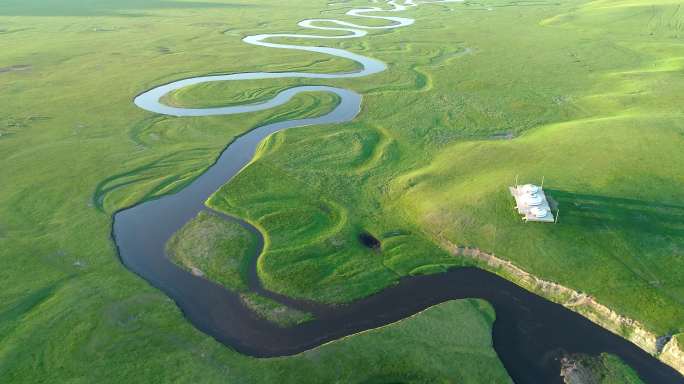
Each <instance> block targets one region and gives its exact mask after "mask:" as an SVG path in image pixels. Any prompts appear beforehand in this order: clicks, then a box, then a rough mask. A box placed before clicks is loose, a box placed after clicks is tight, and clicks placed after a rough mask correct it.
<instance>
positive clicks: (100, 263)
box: [0, 0, 509, 383]
mask: <svg viewBox="0 0 684 384" xmlns="http://www.w3.org/2000/svg"><path fill="white" fill-rule="evenodd" d="M325 6H326V4H325V2H323V1H302V2H300V3H299V4H298V6H297V7H289V6H286V4H284V2H281V1H259V2H258V4H256V5H255V2H253V1H243V0H238V1H231V2H230V3H221V2H211V3H210V2H199V1H198V2H192V1H186V2H169V1H155V0H147V1H144V2H141V1H128V0H127V1H116V2H114V1H111V0H96V1H90V2H87V3H83V2H76V1H73V0H52V1H50V2H46V1H37V0H29V1H24V0H22V1H18V0H8V1H3V2H2V3H1V4H0V41H1V42H2V45H3V54H2V55H1V57H0V68H5V67H10V66H14V65H29V66H30V69H28V70H23V71H0V89H1V90H2V92H0V105H2V110H1V111H0V158H1V159H2V171H1V172H2V182H3V186H13V187H12V188H2V189H0V262H1V263H2V265H3V268H2V270H1V271H0V281H1V283H0V287H1V288H2V289H0V340H1V341H2V342H1V343H0V381H2V382H10V381H11V382H31V383H33V382H41V381H46V382H65V381H69V382H74V383H77V382H83V383H90V382H117V383H118V382H126V381H129V382H130V381H134V382H139V381H144V382H189V381H198V380H200V379H201V381H203V382H226V381H232V382H260V383H261V382H298V383H299V382H302V378H303V379H305V380H310V381H311V382H331V381H335V380H341V381H344V382H349V381H352V382H354V381H356V382H369V381H370V382H372V381H373V380H376V381H377V380H380V381H382V380H384V379H387V380H394V379H396V380H404V381H418V382H420V381H435V380H449V379H453V378H460V377H461V376H463V377H464V378H463V380H461V381H459V382H492V381H494V382H508V381H509V380H508V379H507V377H506V374H505V372H504V371H503V368H502V367H501V365H500V363H499V362H498V361H497V359H496V356H495V354H494V353H493V350H492V349H491V340H490V339H489V336H488V335H489V332H490V329H489V326H490V324H491V322H490V320H488V319H489V318H491V310H490V309H486V308H485V309H484V311H485V312H487V313H489V314H488V315H487V316H486V319H485V318H483V317H482V312H480V311H479V310H474V309H473V304H472V303H473V302H462V303H451V304H448V305H446V306H441V307H439V308H437V309H436V310H435V312H432V314H430V313H428V315H427V316H425V315H420V316H417V317H415V318H414V319H411V320H409V321H408V322H405V323H403V324H400V325H394V326H392V327H389V328H386V329H382V330H378V331H371V332H368V333H366V334H364V335H362V336H360V337H358V338H349V339H347V340H345V341H343V342H340V343H337V344H331V345H328V346H324V347H322V348H319V349H317V350H315V351H311V352H309V353H306V354H303V355H301V356H297V357H293V358H283V359H273V360H266V361H257V360H253V359H250V358H246V357H243V356H241V355H239V354H237V353H234V352H233V351H231V350H229V349H227V348H225V347H224V346H222V345H220V344H218V343H216V342H215V341H213V340H212V339H210V338H208V337H207V336H206V335H203V334H201V333H200V332H198V331H197V330H195V329H194V328H193V327H192V326H191V325H190V324H189V323H187V322H186V321H185V319H183V317H182V315H181V313H180V311H179V310H178V309H177V308H176V306H175V305H174V304H173V303H172V302H171V301H170V300H169V299H168V298H166V297H165V296H164V295H162V294H161V293H159V292H158V291H156V290H155V289H153V288H151V287H150V286H149V285H148V284H146V283H145V282H144V281H143V280H141V279H140V278H138V277H137V276H135V275H134V274H131V273H130V272H128V271H127V270H125V268H123V267H122V266H121V264H120V263H119V261H118V259H117V257H116V254H115V251H114V247H113V245H112V243H111V240H110V237H109V233H110V220H111V214H112V212H114V211H115V210H117V209H121V208H123V207H125V206H128V205H130V204H132V203H134V202H137V201H140V200H141V199H145V198H151V197H154V196H155V195H158V194H160V193H163V192H165V191H170V190H173V189H174V188H177V187H179V186H181V185H182V183H183V182H186V181H187V180H189V179H190V178H191V177H193V176H194V175H196V174H198V172H200V171H201V170H202V169H204V168H205V167H207V166H209V165H210V164H211V163H212V161H213V159H214V158H215V156H216V155H217V154H218V153H219V151H220V150H221V149H222V148H223V146H224V145H226V143H228V142H229V141H230V140H231V139H232V138H233V137H234V136H235V135H237V134H240V133H242V132H244V131H245V130H247V129H250V128H251V127H254V126H255V125H258V124H259V123H260V122H262V121H266V120H269V119H279V118H285V117H287V115H288V113H287V111H294V112H292V114H293V115H296V116H305V115H313V114H320V113H323V112H325V111H326V110H329V109H330V108H331V107H332V105H334V103H335V102H336V100H335V99H334V98H332V97H321V96H320V95H315V96H313V95H303V96H302V97H300V98H298V99H297V100H294V101H293V102H292V103H290V104H289V105H288V106H286V107H285V108H281V109H280V110H276V111H269V112H264V113H257V114H253V115H247V116H235V117H216V118H206V119H205V118H202V119H194V118H188V119H168V118H165V117H155V116H152V115H150V114H148V113H145V112H144V111H141V110H139V109H137V108H136V107H135V106H133V104H132V102H131V100H132V97H133V96H134V95H135V94H136V93H138V92H141V91H143V90H144V89H146V88H148V87H150V86H153V85H156V84H160V83H163V82H165V81H169V80H173V79H178V78H182V77H187V76H192V75H198V74H205V73H209V72H214V71H248V70H254V69H255V68H259V69H263V70H273V71H277V70H285V69H291V68H300V69H302V70H304V69H306V70H311V71H321V72H322V71H330V70H337V71H346V70H351V69H353V68H354V65H352V64H350V63H348V62H345V61H340V60H330V59H328V58H326V57H318V56H316V55H311V54H303V53H297V52H288V51H268V53H267V54H264V53H263V51H260V50H259V49H258V48H254V47H249V46H246V45H243V44H242V43H241V42H240V41H239V39H240V37H241V36H242V35H245V34H253V33H257V32H262V31H264V30H270V31H292V30H295V29H296V27H294V21H296V20H298V19H301V18H304V17H311V16H314V17H315V16H316V15H318V13H319V11H320V10H321V9H324V8H325ZM340 12H341V11H333V12H332V15H333V16H334V15H335V14H339V13H340ZM261 20H263V23H262V21H261ZM224 32H225V33H224ZM217 47H223V48H221V49H217ZM222 63H223V64H222ZM273 63H275V64H273ZM37 84H40V86H36V85H37ZM475 306H483V304H481V303H480V304H477V305H475ZM483 319H484V320H483ZM485 320H486V321H485ZM404 324H406V326H404ZM450 324H457V326H452V325H450ZM406 344H413V345H414V347H413V348H412V349H411V350H410V351H408V354H407V351H405V350H403V349H402V347H403V346H405V345H406ZM434 350H440V351H443V352H441V353H440V354H438V355H435V354H434ZM350 351H353V353H351V352H350ZM397 351H401V353H399V352H397ZM341 356H342V357H343V358H340V357H341ZM456 360H457V361H458V363H457V364H454V361H456ZM359 367H362V368H363V369H357V368H359ZM481 367H487V368H488V369H487V370H484V369H481ZM492 367H494V368H492ZM485 371H486V372H485ZM302 372H306V374H305V375H304V374H303V373H302ZM488 375H491V376H488Z"/></svg>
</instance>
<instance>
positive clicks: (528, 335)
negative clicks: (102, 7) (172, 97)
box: [113, 0, 684, 384]
mask: <svg viewBox="0 0 684 384" xmlns="http://www.w3.org/2000/svg"><path fill="white" fill-rule="evenodd" d="M452 1H458V0H443V1H420V2H419V1H415V0H413V1H412V0H405V1H403V2H401V1H399V0H395V1H387V2H385V3H384V6H386V7H370V8H362V9H353V10H351V11H349V12H347V15H348V16H353V17H357V18H372V19H381V20H384V21H386V22H387V23H388V24H387V25H386V26H378V27H366V26H361V25H358V24H353V23H350V22H345V21H340V20H328V19H312V20H305V21H302V22H300V23H299V25H300V26H301V27H304V28H308V29H317V30H325V31H333V32H336V33H338V35H335V36H319V35H294V34H263V35H255V36H248V37H246V38H245V39H244V40H243V41H244V42H246V43H249V44H253V45H257V46H261V47H268V48H273V49H295V50H303V51H309V52H316V53H322V54H326V55H331V56H336V57H341V58H346V59H349V60H353V61H355V62H357V63H359V64H360V65H361V66H362V69H361V70H359V71H356V72H345V73H333V74H314V73H304V72H278V73H271V72H250V73H236V74H226V75H216V76H201V77H194V78H189V79H183V80H179V81H175V82H172V83H169V84H165V85H162V86H159V87H157V88H154V89H152V90H149V91H147V92H145V93H142V94H140V95H139V96H137V97H136V98H135V104H136V105H137V106H139V107H140V108H143V109H145V110H148V111H150V112H154V113H159V114H164V115H171V116H179V117H180V116H209V115H228V114H238V113H248V112H255V111H260V110H266V109H270V108H274V107H276V106H279V105H283V104H285V103H287V102H288V101H289V100H290V99H292V98H293V97H294V96H296V95H297V94H299V93H302V92H329V93H334V94H336V95H337V96H338V97H339V99H340V102H339V104H338V105H337V107H336V108H335V109H334V110H333V111H331V112H330V113H328V114H326V115H324V116H320V117H316V118H309V119H300V120H290V121H283V122H277V123H273V124H268V125H264V126H261V127H259V128H256V129H254V130H252V131H250V132H248V133H247V134H245V135H244V136H241V137H239V138H238V139H237V140H235V141H234V142H233V143H232V144H230V145H229V146H228V147H227V148H226V149H225V151H224V152H223V153H222V154H221V156H220V157H219V159H218V160H217V161H216V163H215V164H214V165H213V166H212V167H210V168H209V169H208V170H207V171H206V172H205V173H203V174H202V175H201V176H200V177H199V178H197V179H196V180H194V181H193V182H192V183H191V184H190V185H189V186H187V187H186V188H184V189H183V190H181V191H180V192H178V193H175V194H172V195H167V196H164V197H162V198H160V199H156V200H152V201H147V202H144V203H141V204H139V205H136V206H134V207H132V208H128V209H125V210H123V211H120V212H118V213H116V214H115V216H114V225H113V237H114V240H115V242H116V245H117V247H118V251H119V255H120V257H121V260H122V262H123V263H124V265H125V266H126V267H127V268H129V269H130V270H131V271H133V272H135V273H136V274H138V275H139V276H141V277H142V278H144V279H145V280H147V281H148V282H149V283H150V284H152V285H154V286H155V287H157V288H159V289H160V290H162V291H163V292H164V293H166V294H167V295H168V296H169V297H171V298H172V299H173V300H174V301H175V302H176V303H177V305H178V306H179V307H180V308H181V310H182V311H183V313H184V315H185V316H186V317H187V318H188V320H189V321H190V322H192V324H194V325H195V326H196V327H197V328H198V329H200V330H202V331H203V332H205V333H207V334H208V335H211V336H213V337H214V338H215V339H217V340H218V341H220V342H222V343H224V344H226V345H228V346H230V347H232V348H234V349H235V350H237V351H239V352H241V353H244V354H248V355H252V356H256V357H273V356H285V355H292V354H296V353H299V352H302V351H305V350H308V349H311V348H313V347H316V346H319V345H321V344H323V343H325V342H328V341H331V340H335V339H339V338H341V337H343V336H346V335H350V334H353V333H356V332H359V331H363V330H367V329H371V328H375V327H379V326H382V325H385V324H389V323H392V322H395V321H397V320H400V319H403V318H405V317H407V316H410V315H412V314H415V313H417V312H419V311H421V310H423V309H425V308H427V307H430V306H432V305H436V304H439V303H442V302H444V301H447V300H451V299H460V298H482V299H485V300H487V301H489V302H490V303H491V304H492V305H493V306H494V308H495V310H496V314H497V320H496V322H495V324H494V328H493V337H494V348H495V349H496V351H497V353H498V354H499V357H500V358H501V360H502V362H503V364H504V366H505V367H506V369H507V370H508V372H509V374H510V375H511V377H512V378H513V379H514V381H515V382H516V383H519V384H523V383H561V380H560V377H559V371H560V363H559V361H558V360H559V358H560V357H561V356H562V355H563V354H564V353H565V352H570V353H588V354H594V355H596V354H598V353H601V352H608V353H613V354H615V355H618V356H620V357H621V358H622V359H623V360H624V361H625V362H626V363H628V364H629V365H631V366H632V367H633V368H634V369H635V370H636V371H637V372H638V373H639V374H640V376H641V377H642V378H643V379H644V380H645V381H646V382H648V383H657V384H667V383H682V382H684V378H682V376H681V375H680V374H679V373H677V372H676V371H675V370H673V369H672V368H670V367H668V366H666V365H664V364H663V363H661V362H660V361H658V360H657V359H655V358H653V357H652V356H650V355H649V354H647V353H646V352H644V351H643V350H641V349H640V348H638V347H637V346H635V345H633V344H631V343H630V342H628V341H626V340H624V339H622V338H621V337H619V336H616V335H614V334H612V333H610V332H608V331H606V330H604V329H603V328H601V327H598V326H597V325H595V324H593V323H591V322H590V321H588V320H587V319H585V318H583V317H581V316H579V315H577V314H575V313H574V312H571V311H569V310H567V309H566V308H564V307H562V306H560V305H557V304H554V303H551V302H549V301H547V300H545V299H543V298H541V297H539V296H536V295H534V294H532V293H530V292H528V291H526V290H523V289H521V288H519V287H518V286H516V285H515V284H513V283H511V282H509V281H507V280H504V279H502V278H500V277H498V276H496V275H494V274H491V273H489V272H486V271H483V270H479V269H475V268H460V269H455V270H452V271H450V272H447V273H443V274H438V275H430V276H417V277H409V278H404V279H402V280H400V281H399V283H398V284H396V285H394V286H392V287H389V288H387V289H386V290H384V291H382V292H381V293H378V294H376V295H373V296H370V297H367V298H365V299H362V300H359V301H356V302H354V303H351V304H349V305H344V306H328V305H324V304H320V303H311V302H301V301H298V300H294V299H291V298H287V297H283V296H281V295H278V294H276V293H273V292H269V291H267V290H265V289H264V288H263V287H262V286H261V284H260V282H259V279H258V276H257V274H256V266H255V263H256V258H257V257H256V256H255V258H254V259H255V260H254V265H253V266H252V271H251V273H250V286H251V288H252V289H253V290H254V291H256V292H258V293H260V294H262V295H265V296H268V297H271V298H274V299H276V300H278V301H280V302H282V303H284V304H287V305H289V306H291V307H294V308H297V309H301V310H305V311H309V312H311V313H313V314H314V315H315V316H316V320H314V321H310V322H307V323H304V324H301V325H299V326H295V327H290V328H280V327H278V326H276V325H274V324H272V323H269V322H267V321H265V320H262V319H260V318H258V317H257V316H256V315H255V314H254V313H252V312H251V311H250V310H249V309H247V308H246V307H245V306H244V305H243V304H242V302H241V300H240V298H239V296H238V295H237V294H236V293H234V292H231V291H229V290H226V289H225V288H224V287H222V286H219V285H217V284H215V283H212V282H211V281H208V280H206V279H204V278H201V277H197V276H194V275H193V274H191V273H189V272H187V271H185V270H183V269H181V268H179V267H177V266H176V265H174V264H173V263H171V262H170V261H169V260H168V258H167V257H166V255H165V244H166V242H167V241H168V240H169V239H170V238H171V236H172V235H173V234H174V233H175V232H176V231H178V230H179V229H180V228H182V227H183V225H185V224H186V223H187V222H188V221H190V220H192V219H193V218H194V217H195V216H196V215H197V214H198V213H199V212H200V211H202V210H206V209H207V208H206V206H205V205H204V202H205V201H206V199H207V198H209V196H210V195H211V194H212V193H214V192H215V191H216V190H217V189H219V188H220V187H221V186H222V185H224V184H225V183H226V182H228V181H229V180H230V179H231V178H232V177H233V176H235V175H236V174H237V173H238V172H239V171H240V170H241V169H242V168H243V167H244V166H245V165H247V164H248V163H249V162H250V160H251V159H252V157H253V155H254V153H255V150H256V148H257V146H258V144H259V143H260V142H261V141H262V140H263V139H264V138H266V137H267V136H269V135H271V134H272V133H274V132H278V131H281V130H284V129H288V128H293V127H304V126H309V125H315V124H335V123H343V122H348V121H351V120H353V119H354V118H355V117H356V116H357V115H358V114H359V112H360V108H361V101H362V98H361V96H360V95H359V94H357V93H356V92H354V91H351V90H348V89H342V88H335V87H329V86H298V87H294V88H290V89H287V90H285V91H283V92H281V93H280V94H278V95H277V96H276V97H274V98H273V99H271V100H269V101H267V102H263V103H255V104H249V105H241V106H230V107H220V108H176V107H171V106H167V105H164V104H162V103H161V102H160V99H161V98H162V97H163V96H164V95H166V94H168V93H169V92H173V91H175V90H178V89H181V88H184V87H187V86H190V85H194V84H201V83H208V82H216V81H240V80H249V79H274V78H306V79H340V78H357V77H363V76H370V75H372V74H376V73H379V72H382V71H384V70H385V69H386V68H387V66H386V65H385V63H383V62H381V61H379V60H375V59H372V58H368V57H364V56H361V55H358V54H354V53H351V52H348V51H345V50H342V49H337V48H328V47H313V46H297V45H287V44H279V43H272V42H268V40H270V39H271V38H275V37H277V38H308V39H317V40H318V39H352V38H360V37H363V36H366V35H367V33H368V30H372V29H392V28H401V27H407V26H410V25H411V24H413V23H414V20H413V19H409V18H403V17H390V16H379V15H375V13H378V12H383V13H390V12H401V11H405V10H407V9H409V8H412V7H417V6H419V5H420V4H423V3H445V2H452ZM375 2H376V3H377V2H378V1H377V0H376V1H375ZM321 23H324V24H325V25H327V26H321V25H320V24H321ZM341 32H343V33H344V34H343V35H339V33H341ZM223 216H224V217H225V219H226V220H235V221H237V222H238V223H240V224H241V225H243V226H244V227H245V228H247V229H249V230H250V231H252V232H254V233H255V234H256V235H257V237H258V238H259V239H262V237H261V234H260V233H259V231H258V230H257V229H255V228H254V227H252V226H250V225H249V224H247V223H246V222H244V221H242V220H240V219H237V218H232V217H228V216H225V215H223ZM262 245H263V241H262ZM261 248H263V247H261ZM455 326H457V325H455Z"/></svg>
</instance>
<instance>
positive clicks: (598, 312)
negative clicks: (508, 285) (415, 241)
mask: <svg viewBox="0 0 684 384" xmlns="http://www.w3.org/2000/svg"><path fill="white" fill-rule="evenodd" d="M441 242H442V246H443V247H445V248H446V249H447V250H449V252H451V254H453V255H455V256H459V257H466V258H469V259H471V260H473V261H475V262H476V263H477V264H478V266H480V267H481V268H483V269H485V270H488V271H491V272H494V273H496V274H498V275H501V276H503V277H505V278H507V279H509V280H511V281H513V282H514V283H516V284H518V285H520V286H521V287H523V288H525V289H527V290H529V291H531V292H534V293H536V294H538V295H540V296H543V297H545V298H547V299H549V300H551V301H553V302H555V303H558V304H561V305H563V306H564V307H566V308H568V309H570V310H572V311H574V312H577V313H579V314H581V315H582V316H584V317H586V318H587V319H589V320H591V321H592V322H594V323H596V324H598V325H600V326H601V327H603V328H605V329H607V330H609V331H611V332H613V333H615V334H617V335H620V336H622V337H624V338H625V339H627V340H629V341H631V342H632V343H634V344H636V345H637V346H639V347H640V348H641V349H643V350H644V351H646V352H648V353H650V354H651V355H653V356H656V357H658V358H659V359H660V360H661V361H663V362H664V363H666V364H668V365H669V366H671V367H672V368H674V369H676V370H677V371H679V372H680V373H682V374H684V352H682V348H681V345H680V344H679V343H678V342H677V339H676V338H674V337H673V338H671V339H670V341H669V342H668V343H667V344H665V345H664V347H662V346H661V344H662V343H661V342H660V340H661V337H659V336H658V335H656V334H655V333H653V332H651V331H649V330H648V329H647V328H646V327H645V326H644V325H643V324H641V323H639V322H638V321H636V320H634V319H630V318H628V317H626V316H622V315H620V314H619V313H617V312H615V311H613V310H612V309H610V308H608V307H607V306H605V305H603V304H601V303H599V302H598V301H597V300H596V299H595V298H594V297H592V296H589V295H587V294H586V293H581V292H578V291H576V290H574V289H571V288H568V287H565V286H562V285H560V284H557V283H554V282H551V281H546V280H543V279H540V278H538V277H536V276H534V275H532V274H530V273H529V272H526V271H525V270H523V269H521V268H520V267H518V266H516V265H514V264H513V263H511V262H510V261H507V260H502V259H500V258H498V257H496V256H494V255H492V254H489V253H486V252H483V251H481V250H479V249H477V248H468V247H461V246H457V245H455V244H453V243H451V242H449V241H448V240H446V239H442V240H441Z"/></svg>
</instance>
